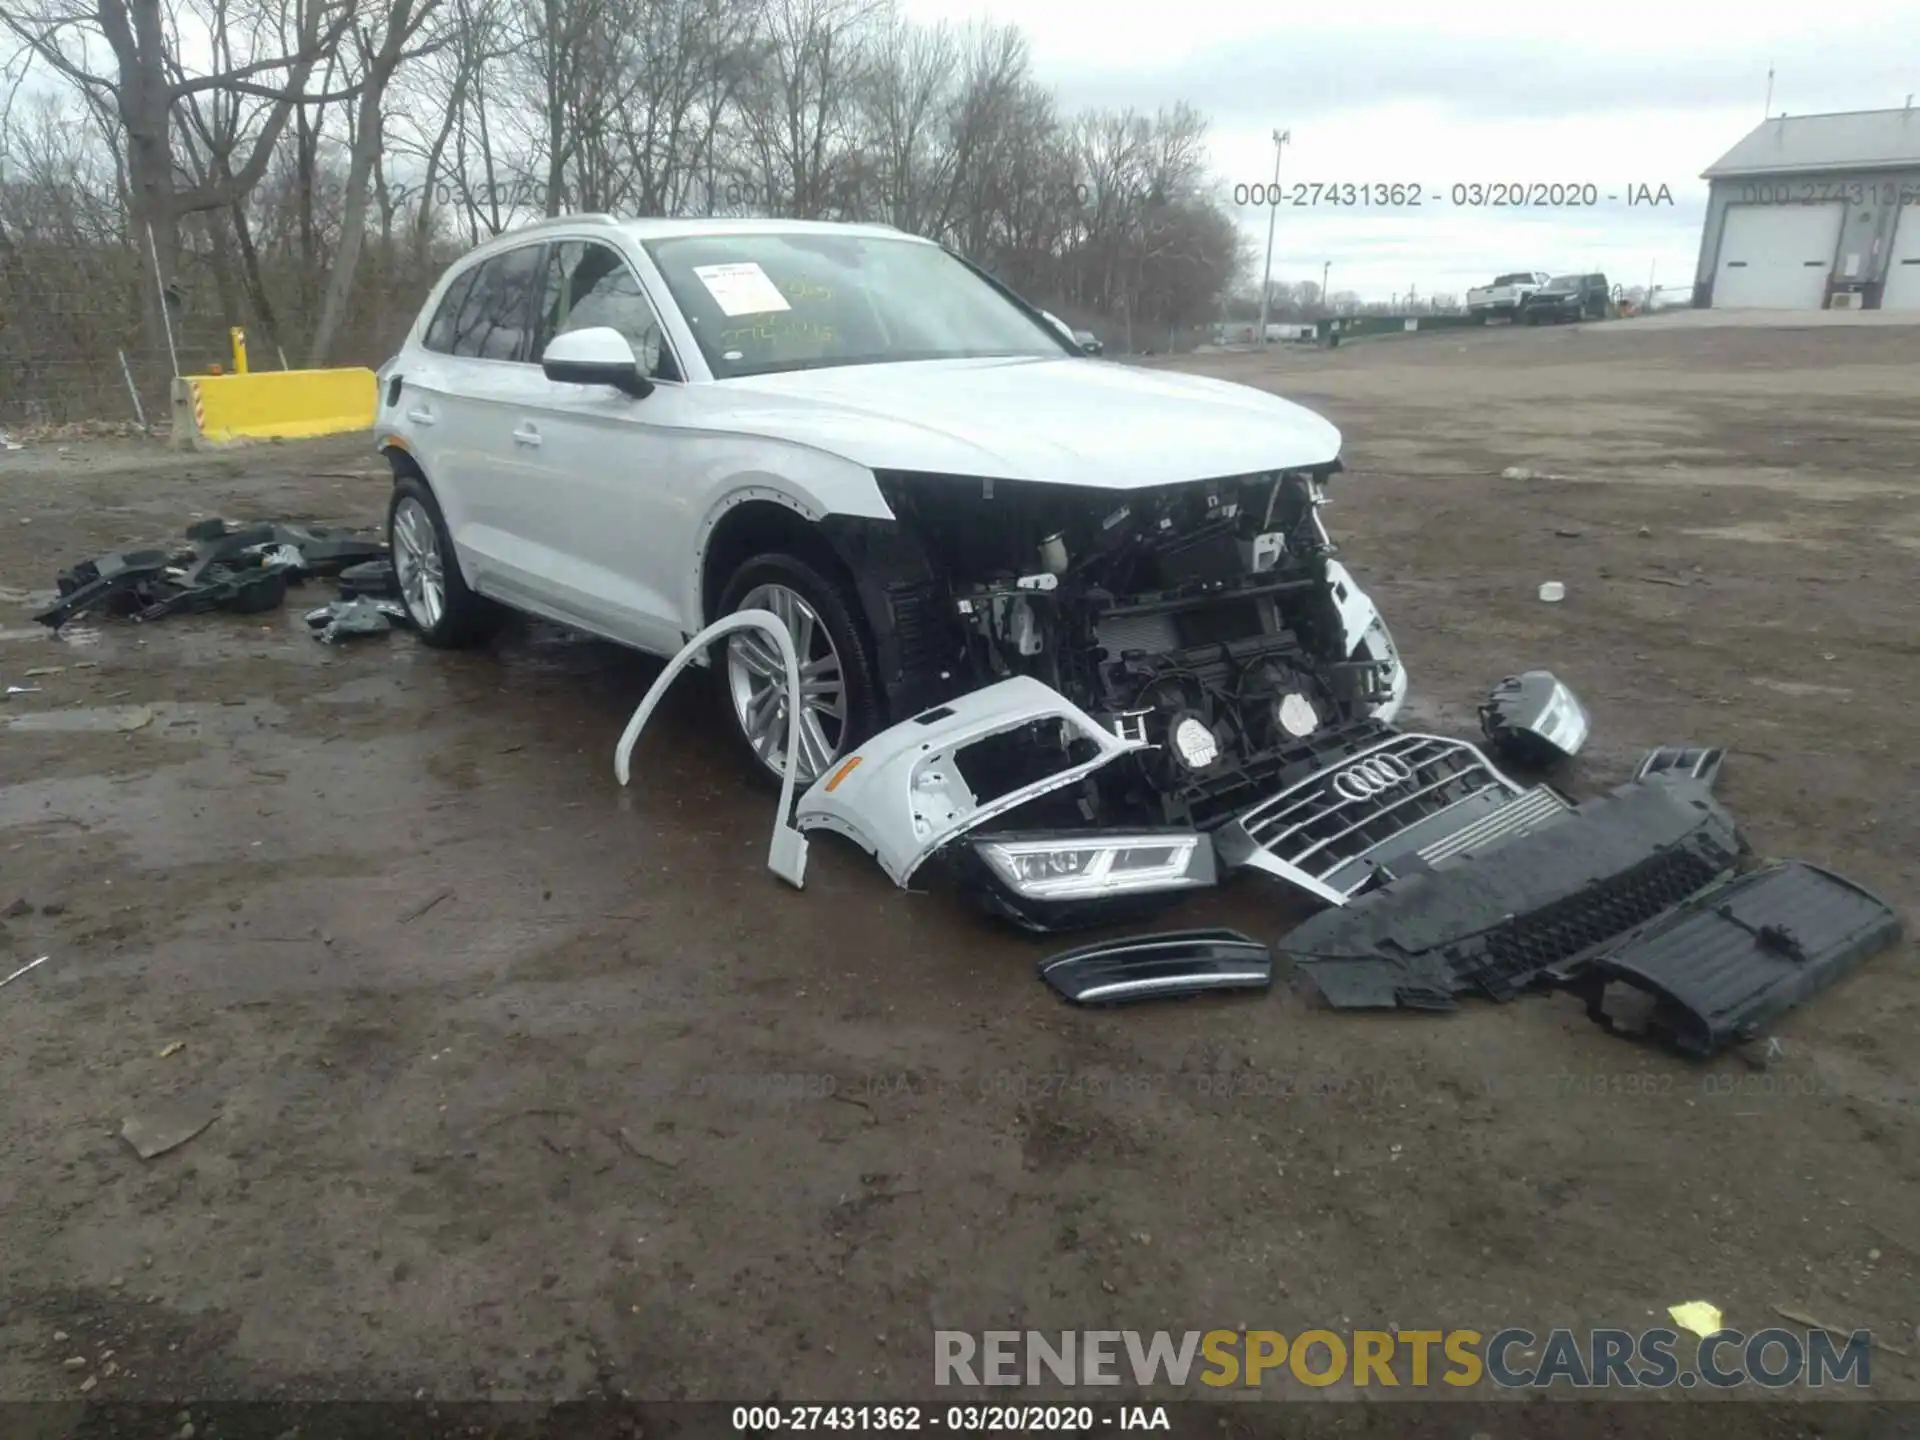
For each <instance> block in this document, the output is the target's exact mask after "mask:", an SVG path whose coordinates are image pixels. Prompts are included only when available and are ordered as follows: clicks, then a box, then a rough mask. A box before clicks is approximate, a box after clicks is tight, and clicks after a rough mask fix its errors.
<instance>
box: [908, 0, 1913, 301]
mask: <svg viewBox="0 0 1920 1440" xmlns="http://www.w3.org/2000/svg"><path fill="white" fill-rule="evenodd" d="M902 8H903V9H904V10H905V11H906V13H908V14H909V15H912V16H913V17H914V18H916V19H923V20H938V19H942V18H945V19H952V20H956V21H963V20H965V19H967V18H969V17H971V16H975V15H985V16H988V17H991V18H992V19H995V20H999V21H1013V22H1017V23H1018V24H1019V25H1020V27H1021V28H1022V29H1023V30H1024V31H1025V32H1026V33H1027V35H1028V37H1029V38H1030V39H1031V41H1032V43H1033V50H1034V59H1035V64H1036V67H1037V68H1038V70H1039V73H1040V75H1041V78H1042V79H1044V80H1045V81H1047V82H1048V83H1049V84H1051V85H1052V86H1053V87H1055V89H1056V90H1057V91H1058V93H1059V95H1060V98H1061V100H1062V102H1063V103H1064V104H1065V105H1066V106H1068V107H1069V108H1078V107H1079V106H1082V105H1097V106H1109V107H1125V106H1129V105H1131V106H1135V107H1138V108H1141V109H1145V110H1152V109H1154V108H1157V107H1159V106H1162V105H1171V104H1172V103H1174V102H1175V101H1178V100H1183V99H1184V100H1186V101H1188V102H1189V103H1190V104H1192V105H1194V106H1196V107H1197V108H1199V109H1200V110H1201V111H1203V112H1204V113H1206V114H1207V115H1208V116H1209V117H1210V118H1211V120H1212V123H1213V129H1212V149H1213V156H1214V162H1215V168H1216V170H1217V172H1218V174H1219V177H1220V180H1221V183H1222V186H1223V188H1224V189H1225V190H1226V192H1227V195H1228V198H1231V190H1232V187H1233V186H1235V185H1253V184H1258V185H1261V186H1263V187H1264V186H1265V185H1266V184H1267V183H1268V182H1270V181H1271V180H1272V178H1273V161H1274V146H1273V141H1272V138H1271V137H1272V132H1273V130H1274V129H1275V128H1279V129H1282V130H1287V131H1290V132H1291V133H1292V139H1291V140H1290V141H1289V142H1288V144H1287V145H1286V146H1285V148H1284V150H1283V151H1282V159H1281V183H1282V186H1283V188H1284V189H1285V191H1286V193H1285V195H1284V199H1285V200H1287V201H1288V202H1289V203H1287V204H1283V205H1282V206H1281V207H1280V209H1279V212H1278V215H1277V217H1276V224H1275V231H1274V245H1273V256H1274V258H1273V273H1274V275H1275V277H1276V278H1282V279H1288V280H1314V281H1318V280H1319V278H1320V271H1321V265H1322V264H1323V263H1325V262H1329V261H1330V262H1331V263H1332V272H1331V278H1330V280H1329V285H1330V288H1331V289H1333V290H1335V291H1339V290H1343V289H1350V290H1354V291H1357V292H1359V293H1360V294H1361V295H1362V296H1364V297H1365V298H1368V299H1374V298H1378V299H1388V298H1390V297H1391V296H1393V295H1394V294H1396V293H1397V294H1403V295H1404V294H1405V293H1406V292H1407V291H1408V290H1409V289H1410V288H1414V289H1417V291H1418V293H1419V294H1421V295H1430V294H1435V293H1446V292H1451V293H1453V294H1455V295H1462V294H1464V293H1465V291H1466V290H1467V289H1468V288H1469V287H1470V286H1473V285H1481V284H1485V283H1487V282H1488V281H1489V280H1491V279H1492V277H1493V274H1494V272H1496V271H1501V270H1548V271H1553V272H1560V271H1566V270H1603V271H1605V272H1606V273H1607V275H1608V276H1609V277H1610V278H1611V279H1614V280H1616V281H1619V282H1621V283H1624V284H1629V285H1632V284H1640V285H1644V284H1646V283H1647V281H1648V277H1649V276H1650V275H1651V276H1652V277H1653V278H1654V280H1655V282H1656V283H1659V284H1673V283H1678V284H1689V285H1690V284H1691V283H1692V279H1693V267H1694V260H1695V257H1696V254H1697V251H1698V249H1699V237H1700V225H1701V219H1702V214H1703V210H1704V207H1705V202H1706V184H1705V182H1704V181H1702V180H1701V179H1700V178H1699V175H1700V172H1701V171H1702V170H1704V169H1705V168H1706V167H1707V166H1708V165H1710V164H1712V163H1713V162H1714V161H1715V160H1717V159H1718V158H1719V157H1720V156H1721V155H1723V154H1724V153H1725V152H1726V151H1728V150H1730V149H1731V148H1732V147H1733V146H1734V144H1735V143H1736V142H1737V141H1738V140H1739V139H1740V138H1741V137H1742V136H1743V135H1745V134H1746V133H1747V132H1748V131H1749V130H1751V129H1752V128H1753V127H1754V126H1755V125H1757V124H1758V123H1760V121H1761V119H1762V118H1763V116H1764V115H1765V113H1766V108H1765V107H1766V98H1767V70H1768V67H1769V65H1771V66H1772V67H1773V70H1774V72H1775V73H1774V85H1773V111H1772V113H1774V114H1779V113H1780V112H1781V111H1783V110H1784V111H1786V112H1787V113H1789V114H1811V113H1814V112H1819V111H1832V110H1874V109H1894V108H1898V107H1899V106H1901V105H1902V104H1904V103H1905V102H1906V99H1907V96H1908V94H1909V92H1920V6H1916V4H1915V3H1914V0H1853V3H1850V4H1848V5H1846V6H1843V7H1840V8H1838V9H1836V10H1827V9H1825V8H1824V7H1821V6H1811V7H1808V6H1794V7H1788V6H1785V5H1766V4H1743V5H1737V6H1736V5H1729V4H1726V3H1724V0H1694V3H1692V4H1687V3H1674V0H1668V3H1651V0H1609V3H1606V4H1597V5H1595V4H1581V5H1569V4H1559V3H1554V0H1543V3H1535V4H1530V5H1525V6H1521V5H1514V4H1494V3H1486V0H1452V3H1450V4H1444V5H1436V4H1431V3H1427V4H1411V3H1401V0H1348V3H1345V4H1335V5H1327V6H1322V7H1314V8H1312V9H1309V8H1307V7H1302V6H1297V5H1280V4H1276V3H1274V0H1181V3H1178V4H1168V3H1158V4H1140V3H1137V0H1042V3H1037V4H1036V3H1031V0H902ZM1836 18H1838V19H1840V20H1841V21H1842V22H1843V23H1839V24H1835V23H1833V22H1834V20H1835V19H1836ZM1915 98H1916V100H1920V94H1916V97H1915ZM1501 181H1509V182H1513V181H1521V182H1536V181H1537V182H1542V183H1549V184H1551V183H1560V184H1563V185H1573V186H1584V185H1588V184H1591V185H1593V186H1595V187H1596V188H1597V190H1598V195H1599V203H1598V204H1597V205H1594V206H1591V207H1579V208H1567V209H1557V210H1551V209H1525V210H1515V209H1511V208H1508V209H1487V208H1474V207H1472V206H1462V205H1455V204H1453V203H1451V199H1452V187H1453V186H1454V185H1456V184H1461V185H1470V184H1475V183H1479V184H1491V183H1494V182H1501ZM1314 182H1319V183H1322V184H1325V183H1327V182H1341V183H1346V182H1352V183H1356V184H1357V183H1360V182H1379V183H1386V184H1394V183H1405V184H1418V185H1421V186H1422V187H1423V191H1424V193H1423V196H1422V199H1423V202H1424V203H1423V204H1422V205H1421V206H1419V207H1418V208H1413V207H1411V206H1403V207H1400V208H1394V207H1392V206H1381V207H1368V208H1346V207H1337V206H1332V205H1328V204H1326V203H1324V201H1323V202H1322V203H1321V204H1319V205H1317V206H1315V205H1306V206H1296V205H1293V204H1292V203H1290V202H1291V201H1292V200H1293V198H1294V196H1293V194H1292V192H1291V187H1292V186H1293V185H1294V184H1296V183H1306V184H1309V185H1311V184H1312V183H1314ZM1642 184H1644V185H1646V186H1648V187H1650V188H1651V189H1653V190H1655V191H1657V190H1658V189H1659V187H1660V186H1662V185H1665V186H1666V187H1667V188H1668V190H1669V191H1670V192H1671V194H1672V196H1673V201H1674V203H1673V204H1672V205H1664V204H1663V205H1657V206H1629V205H1628V204H1627V197H1628V195H1629V193H1631V192H1632V191H1633V190H1634V189H1636V188H1637V187H1638V186H1640V185H1642ZM1609 196H1617V197H1618V198H1617V199H1613V200H1610V199H1608V197H1609ZM1242 217H1243V223H1244V225H1245V227H1246V229H1247V230H1248V232H1249V234H1250V236H1251V237H1252V239H1253V244H1254V250H1255V257H1256V258H1255V264H1256V265H1258V263H1259V257H1260V256H1261V255H1262V254H1263V253H1264V250H1265V245H1266V235H1267V221H1268V214H1267V212H1266V211H1265V210H1264V209H1259V210H1252V209H1249V210H1246V211H1243V212H1242Z"/></svg>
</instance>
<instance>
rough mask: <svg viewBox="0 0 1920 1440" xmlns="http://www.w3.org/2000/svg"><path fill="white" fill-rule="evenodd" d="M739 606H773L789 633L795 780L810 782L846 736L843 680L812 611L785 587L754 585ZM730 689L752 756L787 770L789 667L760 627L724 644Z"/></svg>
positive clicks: (778, 771) (771, 767) (777, 771)
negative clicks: (795, 683) (795, 666)
mask: <svg viewBox="0 0 1920 1440" xmlns="http://www.w3.org/2000/svg"><path fill="white" fill-rule="evenodd" d="M739 608H740V609H742V610H770V611H772V612H773V613H774V614H775V615H777V616H779V617H780V620H781V621H782V623H784V624H785V625H786V627H787V634H788V635H790V636H792V637H793V651H794V654H795V656H796V657H798V659H799V661H800V702H801V710H800V754H799V756H798V761H799V763H798V764H797V765H796V766H795V767H794V778H795V780H796V781H797V782H798V783H800V784H808V783H810V782H812V781H813V780H815V779H817V778H818V777H819V776H820V774H821V773H822V772H823V771H824V770H825V769H826V768H827V766H828V765H829V764H830V763H831V762H832V761H833V758H834V757H835V756H836V755H838V754H839V753H840V747H841V746H842V745H843V744H844V743H845V741H846V735H847V688H846V677H845V675H844V673H843V671H842V669H841V664H840V652H839V651H838V650H836V649H834V646H833V637H832V636H831V635H830V634H828V632H827V627H826V625H825V624H824V623H822V621H821V619H820V616H819V614H818V613H817V612H816V611H815V610H814V608H813V607H812V606H811V605H809V604H807V602H806V601H805V600H804V599H802V598H801V596H800V595H799V593H798V592H797V591H794V590H790V589H788V588H787V587H786V586H785V585H772V584H769V585H756V586H754V587H753V589H751V590H749V591H748V592H747V593H746V594H745V595H743V596H741V597H740V605H739ZM727 691H728V694H729V696H730V698H731V699H732V701H733V713H734V718H735V719H736V720H738V721H739V724H740V731H741V733H742V734H743V735H745V736H746V737H747V743H748V744H749V745H751V746H752V747H753V753H754V754H755V755H756V756H758V757H759V760H760V763H761V764H763V765H765V766H766V767H767V768H768V769H769V770H771V771H772V772H773V773H774V774H776V775H781V774H784V773H785V772H786V756H787V668H786V664H785V662H784V661H783V660H782V659H781V658H780V651H779V649H778V648H777V647H776V646H775V644H774V642H773V641H772V640H771V639H769V638H768V637H767V636H766V635H765V634H763V633H761V632H760V631H757V630H741V631H737V632H736V633H735V634H734V636H733V638H732V639H730V640H729V641H728V642H727Z"/></svg>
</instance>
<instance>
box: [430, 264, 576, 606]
mask: <svg viewBox="0 0 1920 1440" xmlns="http://www.w3.org/2000/svg"><path fill="white" fill-rule="evenodd" d="M544 248H545V247H544V246H542V245H541V244H540V243H539V242H534V243H531V244H527V245H519V246H515V247H514V248H512V249H510V250H502V251H500V252H498V253H497V254H494V255H491V256H489V257H488V258H487V259H485V260H483V261H481V262H480V264H479V265H478V266H477V267H476V268H475V269H474V271H473V273H472V279H471V281H470V282H469V283H468V284H467V286H466V288H465V291H464V293H463V294H462V295H460V296H459V297H458V298H459V302H460V303H459V308H458V309H457V311H455V312H454V313H453V316H452V318H451V321H450V323H449V325H448V326H447V328H446V329H445V330H444V332H442V334H441V336H440V337H438V338H439V339H441V341H442V343H444V344H445V345H446V347H447V353H446V355H445V358H444V360H442V361H440V362H439V363H438V364H437V365H436V366H435V370H434V374H433V377H432V388H431V389H430V390H429V389H428V388H427V387H426V386H425V385H423V387H422V391H423V393H422V394H421V395H420V396H419V397H417V403H418V404H419V406H421V407H422V408H423V409H424V410H425V411H426V413H427V414H428V415H429V416H430V419H429V420H428V421H427V422H425V423H427V424H428V426H429V427H430V429H429V433H431V434H432V435H433V437H434V440H433V446H432V450H433V456H434V459H433V461H432V463H431V464H425V466H424V468H426V470H427V479H428V480H429V481H430V482H431V483H432V485H433V487H434V494H435V495H436V496H438V497H439V500H440V508H441V510H442V512H443V513H444V514H445V515H446V517H447V528H448V530H449V531H451V532H452V535H453V542H454V545H455V547H456V548H457V549H458V551H459V552H460V565H461V571H462V573H463V574H464V575H465V577H466V580H467V583H468V584H470V585H472V586H473V587H474V588H475V589H476V590H479V591H481V592H483V593H485V594H488V595H493V596H496V597H498V598H500V599H503V600H511V601H515V602H517V603H518V602H524V601H525V600H526V599H528V598H529V597H530V596H531V595H533V594H535V593H537V584H536V581H537V577H538V575H539V573H540V570H541V568H542V567H541V565H540V564H539V563H538V562H537V561H536V560H535V558H534V557H533V556H532V554H531V553H530V551H529V546H528V538H527V526H528V518H529V517H528V516H527V515H526V513H525V510H524V506H523V504H522V497H523V496H524V494H525V490H526V486H525V484H524V483H523V481H522V478H521V477H522V472H523V471H524V469H525V465H526V456H525V454H524V452H523V451H522V449H521V447H518V446H516V444H515V443H514V439H513V428H514V415H515V410H516V407H517V405H518V403H519V401H520V400H521V398H522V397H524V396H525V395H526V393H527V392H528V390H529V389H530V388H531V387H532V386H534V385H535V384H537V383H539V381H540V380H541V375H540V371H539V368H538V367H537V366H535V365H534V364H533V363H532V361H531V360H530V358H529V354H530V350H531V346H532V339H533V303H534V297H535V293H536V291H537V290H538V288H539V280H540V260H541V255H542V253H543V251H544ZM453 298H454V297H453V295H452V293H451V292H449V299H450V300H451V299H453ZM434 338H436V337H434V336H433V335H431V334H430V335H429V337H428V339H429V340H430V341H431V340H433V339H434ZM409 414H410V418H411V419H412V421H413V422H414V423H416V424H418V423H421V421H420V418H419V416H418V415H413V414H412V412H409ZM423 463H424V462H423Z"/></svg>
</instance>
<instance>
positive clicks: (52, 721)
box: [7, 705, 154, 734]
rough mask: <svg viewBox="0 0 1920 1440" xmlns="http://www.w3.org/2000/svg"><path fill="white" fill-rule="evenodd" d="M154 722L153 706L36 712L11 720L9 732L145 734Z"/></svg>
mask: <svg viewBox="0 0 1920 1440" xmlns="http://www.w3.org/2000/svg"><path fill="white" fill-rule="evenodd" d="M153 722H154V713H153V707H152V706H151V705H107V706H100V707H97V708H94V709H86V710H36V711H30V712H28V713H27V714H25V715H9V716H7V728H8V729H9V730H43V731H47V730H52V731H61V732H65V733H70V734H71V733H86V732H94V733H98V732H102V731H113V730H144V729H146V728H147V727H148V726H150V725H152V724H153Z"/></svg>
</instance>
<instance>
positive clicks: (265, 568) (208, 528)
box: [34, 518, 386, 630]
mask: <svg viewBox="0 0 1920 1440" xmlns="http://www.w3.org/2000/svg"><path fill="white" fill-rule="evenodd" d="M186 539H187V541H188V543H187V544H186V545H184V546H176V547H174V548H172V549H167V550H160V549H155V550H139V551H133V552H130V553H127V554H112V555H103V556H100V557H99V558H98V559H95V560H86V561H82V562H81V563H80V564H78V565H76V566H74V567H73V568H72V569H71V570H67V571H63V572H62V573H61V575H60V576H59V578H58V589H59V593H60V599H59V600H58V602H57V603H55V604H54V605H52V606H50V607H49V608H47V609H46V610H43V611H42V612H41V613H40V614H38V615H36V616H34V619H35V620H37V621H39V622H40V623H41V624H43V625H47V626H50V627H52V628H53V629H55V630H58V629H59V628H60V627H61V626H62V625H65V624H66V623H67V622H69V621H70V620H74V619H77V618H78V617H80V616H82V615H85V614H89V613H92V612H95V611H98V612H101V613H105V614H110V615H122V616H129V617H131V618H132V619H134V620H136V621H141V622H151V621H154V620H161V619H165V618H166V617H167V616H169V615H182V614H197V613H200V612H203V611H208V610H224V611H229V612H232V613H235V614H242V615H251V614H259V613H261V612H264V611H267V610H273V609H277V608H278V607H279V606H281V605H282V604H284V603H285V602H286V598H287V587H288V585H289V583H290V582H294V581H299V580H304V579H307V578H310V577H312V576H316V575H333V574H338V573H339V572H340V571H342V570H344V569H346V568H347V567H348V566H349V565H355V564H365V563H368V562H379V563H385V561H384V559H383V557H384V556H385V553H386V547H385V546H384V545H382V544H380V543H379V542H377V541H372V540H366V539H363V538H361V537H359V536H357V535H354V534H353V533H352V532H351V531H348V530H344V529H340V528H337V527H330V526H306V525H286V524H277V523H261V524H254V525H240V526H236V525H233V524H231V523H230V522H228V521H226V520H222V519H218V518H214V519H206V520H196V521H195V522H193V523H192V524H191V525H189V526H187V527H186Z"/></svg>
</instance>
